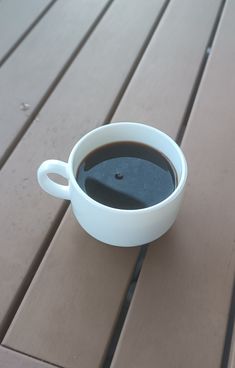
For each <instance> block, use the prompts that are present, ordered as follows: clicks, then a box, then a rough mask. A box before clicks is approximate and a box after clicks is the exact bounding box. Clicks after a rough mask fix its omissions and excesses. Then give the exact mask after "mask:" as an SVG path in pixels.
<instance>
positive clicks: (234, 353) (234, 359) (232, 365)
mask: <svg viewBox="0 0 235 368" xmlns="http://www.w3.org/2000/svg"><path fill="white" fill-rule="evenodd" d="M228 368H235V323H233V337H232V342H231V349H230V354H229V362H228Z"/></svg>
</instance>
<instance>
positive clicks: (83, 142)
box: [37, 122, 187, 247]
mask: <svg viewBox="0 0 235 368" xmlns="http://www.w3.org/2000/svg"><path fill="white" fill-rule="evenodd" d="M120 144H126V145H129V146H130V145H131V150H132V151H133V152H136V149H135V147H134V146H133V144H135V145H136V144H137V145H142V146H143V147H144V149H146V147H148V148H149V150H154V151H156V152H158V153H160V154H161V155H162V156H161V157H164V158H165V160H166V161H167V162H169V165H171V167H172V172H174V175H175V179H174V180H175V183H174V185H175V186H174V188H173V189H172V191H171V192H170V193H169V195H168V194H167V193H166V194H165V198H163V199H162V200H160V201H159V202H156V203H155V202H153V203H151V202H150V204H147V205H146V204H145V205H144V204H143V207H141V204H140V205H139V203H142V202H141V201H139V200H138V201H137V200H135V201H134V199H135V191H134V189H132V188H130V191H131V192H132V193H131V194H128V195H126V194H125V193H121V194H120V193H118V195H119V197H118V198H121V199H120V200H121V202H120V203H122V207H121V208H119V207H118V204H116V202H115V206H114V205H112V201H113V200H114V199H115V198H116V197H115V196H116V189H115V190H114V189H113V188H112V189H111V188H110V187H109V182H108V180H109V178H108V177H107V178H106V179H105V180H107V183H100V182H99V179H98V180H95V179H94V178H93V179H91V178H88V179H87V178H85V184H84V187H82V185H80V184H79V180H78V176H77V175H78V170H79V168H80V167H82V164H83V163H84V160H85V159H86V158H87V157H88V161H89V157H90V156H89V155H91V154H92V153H93V157H98V156H99V155H100V153H99V150H101V149H102V147H106V148H105V150H106V151H107V150H108V148H109V150H111V151H112V145H115V147H116V148H115V149H116V150H117V147H118V145H120ZM129 146H128V147H129ZM132 146H133V147H134V148H133V147H132ZM106 151H104V152H106ZM96 152H97V153H96ZM133 155H134V154H133V153H132V156H133ZM121 156H122V160H123V159H125V154H124V155H121ZM132 159H133V157H131V158H130V163H131V164H132V161H133V160H132ZM95 160H96V159H95ZM102 160H103V158H102ZM102 160H100V161H102ZM103 161H104V160H103ZM103 161H102V164H103ZM140 161H141V160H140V159H138V162H140ZM150 161H152V159H150ZM128 162H129V161H128ZM150 164H151V165H152V164H153V163H152V162H151V163H150ZM103 165H104V164H103ZM110 165H111V161H110ZM90 166H92V165H91V164H90ZM160 166H161V165H160ZM103 167H104V166H103ZM116 169H117V168H116V167H114V165H113V166H112V165H111V170H112V171H113V172H112V174H111V175H112V176H113V177H115V178H116V179H117V185H124V184H125V180H126V183H127V182H128V183H129V182H130V183H132V184H130V186H131V185H133V183H134V181H135V175H138V178H140V179H141V180H140V181H141V183H140V184H139V187H138V188H139V189H138V190H139V192H141V193H140V194H139V195H140V196H141V195H142V194H143V193H145V192H146V193H147V194H149V195H150V197H151V200H152V197H153V198H155V197H154V195H155V193H157V190H158V191H159V190H160V189H161V188H160V189H159V188H158V185H157V184H156V183H155V182H154V180H152V179H151V180H150V181H149V182H148V183H147V180H148V175H147V174H146V173H143V175H142V174H141V173H140V169H139V168H138V167H137V169H136V168H134V169H133V170H134V171H131V170H132V168H129V169H128V164H127V165H125V170H126V171H125V170H124V171H125V175H123V173H122V172H121V173H120V172H117V170H116ZM86 170H87V168H85V169H84V173H85V174H86V175H87V172H86ZM102 170H103V169H101V171H102ZM147 170H149V169H148V168H147ZM101 173H102V172H101ZM133 173H137V174H133ZM48 174H58V175H60V176H62V177H64V178H65V179H66V180H67V181H68V185H61V184H58V183H56V182H55V181H53V180H52V179H50V178H49V176H48ZM166 174H169V173H168V172H167V170H166V169H164V168H163V170H162V172H161V175H166ZM108 175H109V173H108ZM128 175H129V178H128ZM171 175H173V174H171ZM37 176H38V182H39V184H40V186H41V187H42V188H43V189H44V190H45V191H46V192H47V193H49V194H51V195H53V196H55V197H58V198H61V199H66V200H70V201H71V204H72V209H73V213H74V215H75V217H76V219H77V221H78V222H79V223H80V225H81V226H82V227H83V228H84V229H85V230H86V232H87V233H89V234H90V235H92V236H93V237H94V238H96V239H98V240H100V241H102V242H104V243H107V244H110V245H116V246H122V247H131V246H137V245H142V244H146V243H149V242H152V241H153V240H155V239H157V238H159V237H160V236H162V235H163V234H164V233H165V232H166V231H167V230H168V229H169V228H170V227H171V226H172V225H173V223H174V221H175V219H176V216H177V213H178V211H179V208H180V204H181V201H182V197H183V192H184V188H185V183H186V179H187V163H186V160H185V157H184V154H183V152H182V150H181V149H180V147H179V146H178V145H177V144H176V142H175V141H174V140H173V139H172V138H170V137H169V136H168V135H167V134H165V133H163V132H162V131H160V130H158V129H156V128H153V127H151V126H148V125H146V124H142V123H134V122H120V123H112V124H107V125H103V126H101V127H99V128H96V129H94V130H92V131H90V132H89V133H87V134H86V135H85V136H83V137H82V138H81V139H80V140H79V141H78V142H77V144H76V145H75V146H74V148H73V149H72V151H71V154H70V156H69V159H68V162H67V163H66V162H63V161H58V160H47V161H44V162H43V163H42V164H41V165H40V167H39V168H38V172H37ZM126 176H127V178H126ZM110 180H111V179H110ZM112 180H113V178H112ZM128 180H129V181H128ZM156 180H157V179H156ZM161 180H162V179H161ZM86 181H87V183H89V185H90V186H91V187H92V185H93V187H94V185H95V184H97V183H98V184H97V186H96V187H94V188H95V190H93V192H94V193H93V192H92V195H91V194H90V192H89V191H86ZM145 181H146V183H147V184H146V185H145ZM119 183H120V184H119ZM115 185H116V184H115ZM128 185H129V184H128ZM151 185H152V186H151ZM165 187H166V186H165V185H163V189H162V191H165V189H166V188H165ZM84 188H85V189H84ZM133 188H135V186H134V187H133ZM141 188H143V190H142V189H141ZM146 188H147V189H146ZM140 189H141V190H140ZM100 191H101V192H102V193H103V196H104V197H105V200H107V197H110V198H109V199H110V202H107V203H106V202H103V203H102V200H100V198H99V196H100ZM96 195H97V198H98V200H97V199H96ZM159 195H162V193H161V190H160V194H159ZM130 198H131V201H132V202H130V203H134V207H133V208H132V207H128V206H125V202H126V201H127V202H128V201H129V200H130ZM159 198H160V197H159ZM110 203H111V204H110ZM128 203H129V202H128ZM136 203H137V204H138V205H136ZM138 206H139V207H138Z"/></svg>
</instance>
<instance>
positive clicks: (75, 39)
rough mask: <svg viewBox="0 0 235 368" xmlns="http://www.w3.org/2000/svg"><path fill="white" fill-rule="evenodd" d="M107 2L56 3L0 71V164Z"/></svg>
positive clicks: (74, 1) (102, 0)
mask: <svg viewBox="0 0 235 368" xmlns="http://www.w3.org/2000/svg"><path fill="white" fill-rule="evenodd" d="M106 3H107V0H101V1H93V0H87V1H84V0H69V1H66V2H65V1H58V2H56V3H55V4H54V5H53V7H52V8H51V9H50V11H49V12H48V13H47V14H46V15H45V16H44V17H43V18H42V20H41V21H40V22H39V23H38V25H37V26H36V27H35V28H34V29H33V30H32V31H31V32H30V34H29V35H28V37H26V39H25V40H24V41H23V42H22V44H21V45H20V47H18V48H17V49H16V51H15V52H14V53H13V54H12V56H11V57H10V58H9V59H8V60H7V62H6V63H5V64H3V66H2V68H1V69H0V96H1V99H0V110H1V119H0V132H1V134H0V161H1V159H2V157H3V156H4V154H5V153H6V152H7V149H8V148H9V147H10V146H11V145H12V144H13V142H14V139H15V138H16V137H17V135H18V134H19V135H20V131H21V129H22V128H23V127H24V125H25V124H26V122H27V120H28V119H29V116H30V114H31V113H32V111H33V110H34V109H35V107H36V106H37V105H38V103H39V102H40V101H41V99H42V98H43V96H44V95H45V94H46V92H47V90H48V88H49V87H50V85H51V84H52V83H53V81H54V80H55V78H56V77H57V75H58V74H59V72H60V70H61V69H62V68H63V66H64V65H65V63H66V62H67V60H68V59H69V57H70V56H71V54H72V53H73V51H74V50H75V48H76V47H77V46H78V45H79V43H80V42H81V40H82V38H83V37H84V35H85V34H86V32H87V31H88V29H89V28H90V26H91V24H92V23H93V22H94V21H95V19H96V18H97V16H98V14H99V13H100V11H101V10H102V8H103V7H104V6H105V4H106Z"/></svg>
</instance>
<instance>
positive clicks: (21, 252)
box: [0, 0, 235, 368]
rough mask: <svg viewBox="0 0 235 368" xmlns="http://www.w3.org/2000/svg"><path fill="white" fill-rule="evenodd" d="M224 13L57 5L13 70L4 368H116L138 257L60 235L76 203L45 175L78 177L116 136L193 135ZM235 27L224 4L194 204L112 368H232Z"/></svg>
mask: <svg viewBox="0 0 235 368" xmlns="http://www.w3.org/2000/svg"><path fill="white" fill-rule="evenodd" d="M11 1H12V0H11ZM11 1H9V3H8V6H9V8H8V12H9V9H10V6H11V4H12V3H11ZM22 1H24V2H26V1H27V0H22ZM4 3H5V2H3V1H2V2H1V0H0V9H1V6H2V5H3V4H4ZM222 3H223V2H222V0H204V1H202V0H199V1H197V2H195V1H194V0H188V1H186V0H171V1H166V0H165V1H164V0H149V1H143V0H130V1H128V2H126V1H125V0H114V1H113V2H112V3H111V2H109V1H108V0H106V1H105V0H102V2H99V1H96V0H89V1H84V0H79V1H75V0H69V1H68V2H66V3H65V2H63V1H62V0H61V1H59V0H58V1H57V2H56V3H55V4H54V5H53V6H52V8H51V9H50V10H49V11H48V12H47V13H46V14H45V15H44V16H42V19H40V21H39V22H38V24H37V25H36V26H35V27H33V28H32V30H31V31H30V32H29V34H28V35H27V37H26V38H25V39H24V41H23V42H21V43H20V44H19V45H18V47H17V48H16V50H15V51H14V52H13V53H12V55H11V56H10V57H9V58H8V59H7V60H6V62H5V64H4V65H3V67H2V68H1V69H0V82H2V83H0V85H1V86H2V88H3V89H2V91H1V92H0V93H1V98H0V108H1V117H0V129H1V134H0V153H3V152H4V150H5V149H7V147H8V148H9V147H10V148H11V149H13V151H12V153H11V154H10V150H9V152H8V153H9V154H10V157H9V158H8V159H7V161H6V162H5V164H4V166H3V168H2V170H1V173H0V175H1V178H0V180H1V193H2V197H1V201H0V203H1V205H0V207H1V208H0V223H1V242H0V280H1V282H0V295H1V297H0V337H1V338H3V340H2V341H1V343H2V347H1V348H0V367H1V366H2V365H3V366H4V367H5V366H6V367H7V368H8V366H9V367H12V368H13V367H18V366H19V367H21V366H24V367H31V366H32V367H49V365H47V364H46V363H43V362H41V361H40V360H44V361H46V362H50V364H55V365H56V366H59V367H65V368H68V367H71V368H75V367H76V368H77V367H80V366H81V367H83V368H86V367H87V368H88V367H92V368H95V367H103V368H104V367H105V368H108V366H109V365H104V358H105V356H106V354H107V348H109V347H110V346H109V345H110V342H111V339H112V336H113V334H114V331H115V327H116V322H117V318H118V316H119V313H120V310H121V307H122V306H123V301H124V296H125V293H126V291H127V288H128V285H129V283H130V279H131V275H132V272H133V269H134V266H135V262H136V259H137V254H138V252H139V248H134V249H133V248H132V249H122V248H113V247H110V246H107V245H105V244H102V243H99V242H97V241H96V240H95V239H93V238H91V237H90V236H89V235H87V234H86V233H85V232H84V231H83V230H82V229H81V227H80V226H79V225H78V224H77V222H76V221H75V219H74V217H73V215H72V213H71V210H70V208H69V209H68V210H67V212H66V213H65V216H64V218H63V220H62V222H61V224H60V225H59V223H60V220H61V218H62V217H63V215H64V212H65V209H66V205H65V202H63V201H60V200H58V199H54V198H52V197H49V196H48V195H47V194H46V193H43V192H42V190H40V188H39V186H38V184H37V182H36V170H37V167H38V166H39V164H40V163H41V162H42V161H43V160H45V159H47V158H57V159H62V160H65V161H66V160H67V157H68V155H69V152H70V151H71V148H72V146H73V145H74V143H75V142H76V141H77V140H78V139H79V138H80V137H81V136H82V135H83V134H84V133H86V132H88V131H89V130H91V129H93V128H95V127H96V126H99V125H100V124H102V123H103V122H108V121H109V120H112V121H118V120H119V121H120V120H121V121H124V120H126V121H127V120H132V121H144V122H146V123H148V124H150V125H153V126H155V127H158V128H160V129H162V130H163V131H165V132H167V133H168V134H169V135H171V136H172V137H173V138H176V136H177V135H178V133H179V131H180V132H181V133H182V130H181V124H182V123H183V124H184V123H186V122H187V115H188V111H190V109H191V107H192V106H191V105H192V103H193V100H194V97H195V96H194V93H196V90H197V82H198V78H199V79H200V76H201V71H202V66H203V65H204V62H205V55H206V48H207V44H208V40H209V39H210V38H211V33H212V30H213V27H214V25H215V24H216V19H217V14H219V9H220V6H221V4H222ZM32 4H33V2H32V3H31V5H30V6H31V7H33V5H32ZM37 6H38V5H37ZM35 9H36V7H35V8H34V10H32V11H31V10H30V11H31V14H33V11H36V10H35ZM30 11H29V12H30ZM6 14H7V13H6V12H5V15H6ZM1 16H2V14H1V15H0V18H1ZM2 17H3V19H4V15H3V16H2ZM6 18H7V17H6ZM13 18H14V19H16V23H17V17H16V16H13ZM26 18H27V15H26ZM26 18H25V19H26ZM160 18H161V19H160ZM159 19H160V23H159V24H158V21H159ZM234 19H235V5H234V3H233V2H232V0H226V6H225V12H224V15H223V18H222V22H221V24H220V26H219V28H218V29H217V35H216V41H215V44H214V45H213V48H212V54H211V55H210V56H209V61H208V63H207V66H206V69H205V71H204V73H203V78H202V83H201V85H200V88H199V91H198V92H197V96H196V101H195V103H194V106H193V111H192V113H191V116H190V120H189V123H188V127H187V129H186V134H185V136H184V139H183V149H184V151H185V152H186V156H187V159H188V162H189V182H188V185H187V189H186V196H185V201H184V203H183V207H182V210H181V212H180V215H179V218H178V219H177V222H176V224H175V226H174V227H173V229H172V230H171V231H170V232H169V233H168V234H167V235H166V236H165V237H163V238H162V239H160V240H158V241H156V242H155V243H154V244H153V245H151V246H150V248H149V250H148V253H147V257H146V259H145V261H144V265H143V268H142V271H141V274H140V278H139V280H138V282H137V288H136V290H135V293H134V297H133V299H132V301H131V305H130V309H129V312H128V314H127V318H126V320H125V323H124V328H123V329H122V333H121V337H120V339H119V343H118V346H117V349H116V352H115V355H114V360H113V362H112V368H118V367H128V368H129V367H130V368H132V367H135V368H138V367H141V368H142V367H148V368H151V367H156V366H159V367H162V368H164V367H167V368H171V367H172V368H175V367H176V365H177V366H180V367H182V368H184V367H187V368H188V367H192V368H194V367H203V368H204V367H205V368H216V367H220V364H221V356H222V351H223V346H224V343H226V340H225V336H227V335H226V326H227V319H228V311H229V303H230V297H231V290H232V283H233V276H234V268H235V256H234V254H235V252H234V244H235V241H234V208H235V206H234V205H235V202H234V196H233V195H232V194H231V193H233V188H234V172H235V170H234V169H235V166H234V157H235V148H234V143H233V140H234V133H235V130H234V124H233V119H234V115H235V110H234V106H233V105H234V103H233V95H234V88H235V79H234V65H235V49H234V42H233V34H234V24H235V23H234ZM20 22H21V18H20V16H19V23H20ZM21 23H22V22H21ZM4 24H5V25H6V21H4ZM25 24H26V23H25ZM0 27H1V26H0ZM17 27H19V29H20V27H21V26H20V25H18V24H15V25H14V26H12V28H13V29H14V28H15V29H17ZM91 27H92V28H91ZM88 30H90V31H88ZM154 30H155V32H154ZM87 31H88V32H89V37H88V36H87V37H86V38H85V41H84V45H83V46H82V47H81V48H80V50H78V48H77V46H78V45H79V43H80V42H81V40H82V39H83V37H84V35H88V33H87ZM13 33H14V32H13ZM19 33H20V34H19V37H20V36H21V31H19ZM153 33H154V34H153ZM152 35H153V37H152ZM10 36H11V33H10V31H9V40H10ZM45 41H46V42H45ZM149 41H150V42H149ZM9 43H10V41H9ZM76 48H77V51H79V52H78V53H77V55H75V53H74V60H73V62H71V61H72V59H70V56H71V54H72V53H73V51H74V50H75V49H76ZM75 56H76V57H75ZM136 66H137V69H136V70H135V68H136ZM62 69H63V72H65V70H66V69H68V70H67V71H66V73H65V75H64V76H63V78H62V80H61V81H60V82H59V78H58V82H59V83H58V85H56V83H54V82H55V78H56V77H57V76H58V75H60V73H61V71H62ZM62 74H63V73H61V76H62ZM53 81H54V82H53ZM52 84H53V88H52ZM126 87H127V89H126ZM0 88H1V87H0ZM54 88H55V90H53V91H52V89H54ZM125 89H126V90H125ZM123 94H124V95H123ZM48 95H50V96H49V98H48ZM47 98H48V99H47ZM120 100H121V102H120ZM22 102H25V103H28V104H29V105H30V106H29V109H26V110H25V111H24V110H21V109H20V104H21V103H22ZM41 105H43V107H42V109H41ZM39 108H40V109H41V110H40V112H39V115H38V116H37V118H36V119H35V117H34V113H35V111H37V109H39ZM33 119H34V121H32V120H33ZM31 122H32V125H31ZM27 127H28V130H27V131H26V132H24V131H23V130H22V128H25V129H26V128H27ZM15 138H17V140H18V139H19V142H18V144H17V145H16V141H15V142H14V139H15ZM218 143H219V144H220V147H219V149H217V147H218ZM11 144H12V147H11ZM13 146H14V147H13ZM1 150H2V151H1ZM214 167H216V169H214ZM54 234H55V235H54ZM51 239H52V240H51ZM48 246H49V248H48V250H47V252H46V254H45V255H44V257H43V254H44V251H46V249H47V247H48ZM40 263H41V264H40ZM39 264H40V265H39ZM38 265H39V268H38V270H37V266H38ZM36 270H37V272H36ZM35 272H36V274H35ZM34 274H35V277H34V278H33V280H32V281H31V279H32V277H33V275H34ZM30 282H31V284H30V286H29V288H28V285H29V283H30ZM131 285H132V287H133V282H132V284H131ZM27 288H28V291H27V293H26V295H25V297H24V299H23V301H22V298H23V296H24V293H25V292H26V289H27ZM128 295H130V294H129V292H128ZM124 305H126V302H125V303H124ZM17 309H18V311H17ZM15 312H17V313H16V315H15V317H14V313H15ZM7 329H8V331H7ZM4 335H5V336H4ZM232 346H234V342H233V343H232ZM113 347H114V346H112V348H113ZM8 348H10V349H13V350H17V351H21V352H22V353H23V354H25V355H22V354H20V353H16V352H14V351H12V350H9V349H8ZM233 349H234V348H231V351H230V357H228V359H229V368H234V350H233ZM110 354H111V351H110V350H109V356H110ZM26 355H29V356H33V357H34V358H35V359H33V358H29V357H26ZM227 355H228V351H227ZM1 359H2V360H1ZM37 359H38V360H37ZM7 364H8V365H7ZM222 368H225V367H224V366H223V367H222ZM226 368H227V367H226Z"/></svg>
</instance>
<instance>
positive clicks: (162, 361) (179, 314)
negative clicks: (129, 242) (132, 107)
mask: <svg viewBox="0 0 235 368" xmlns="http://www.w3.org/2000/svg"><path fill="white" fill-rule="evenodd" d="M234 16H235V4H234V2H233V1H229V2H228V3H227V5H226V8H225V12H224V15H223V18H222V22H221V24H220V27H219V30H218V34H217V37H216V41H215V44H214V46H213V49H212V54H211V56H210V59H209V62H208V66H207V68H206V71H205V75H204V77H203V80H202V83H201V86H200V89H199V93H198V97H197V99H196V103H195V105H194V108H193V112H192V115H191V118H190V121H189V126H188V128H187V130H186V134H185V136H184V140H183V149H184V151H185V154H186V157H187V160H188V165H189V180H188V185H187V189H186V194H185V200H184V204H183V208H182V210H181V212H180V215H179V218H178V219H177V222H176V224H175V226H174V228H173V229H172V230H171V231H170V232H169V233H168V234H167V235H166V236H164V237H163V238H162V239H160V240H158V241H156V242H155V244H153V245H152V246H151V248H150V249H149V252H148V254H147V257H146V259H145V262H144V266H143V268H142V272H141V275H140V279H139V282H138V285H137V289H136V292H135V295H134V299H133V301H132V305H131V308H130V310H129V314H128V317H127V320H126V323H125V327H124V330H123V332H122V336H121V339H120V342H119V346H118V349H117V351H116V354H115V357H114V361H113V364H112V368H118V367H127V366H128V367H135V368H137V367H149V368H150V367H156V365H157V366H160V367H167V368H170V367H176V366H179V367H207V368H210V367H211V368H216V367H220V364H221V358H222V352H223V347H224V337H225V333H226V325H227V318H228V311H229V304H230V298H231V290H232V285H233V277H234V267H235V237H234V208H235V197H234V195H233V193H234V172H235V162H234V157H235V146H234V135H235V126H234V115H235V105H234V100H233V92H234V86H235V74H234V65H235V47H234V43H233V28H234ZM232 44H233V46H231V45H232ZM228 45H230V46H231V47H228ZM225 96H226V98H225ZM143 345H144V348H143Z"/></svg>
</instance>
